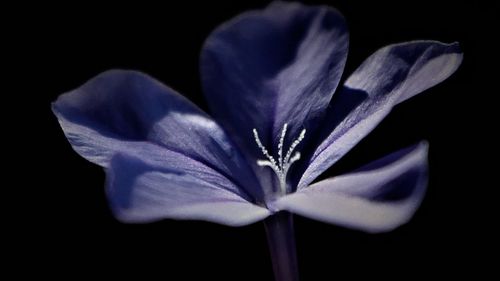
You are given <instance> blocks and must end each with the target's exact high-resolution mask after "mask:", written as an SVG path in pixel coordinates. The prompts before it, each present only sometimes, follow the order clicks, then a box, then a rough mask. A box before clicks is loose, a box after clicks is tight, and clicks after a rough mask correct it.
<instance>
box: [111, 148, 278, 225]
mask: <svg viewBox="0 0 500 281" xmlns="http://www.w3.org/2000/svg"><path fill="white" fill-rule="evenodd" d="M106 172H107V193H108V198H109V201H110V203H111V208H112V210H113V212H114V214H115V216H116V217H117V218H118V219H119V220H121V221H124V222H134V223H144V222H151V221H156V220H161V219H166V218H170V219H181V220H205V221H210V222H215V223H220V224H224V225H229V226H241V225H246V224H250V223H253V222H256V221H259V220H262V219H264V218H266V217H267V216H268V215H269V214H270V212H269V211H268V210H267V209H265V208H262V207H259V206H257V205H254V204H252V203H250V202H248V201H247V200H245V199H244V198H242V197H241V196H239V195H238V194H236V193H234V192H232V191H231V190H234V189H235V187H228V186H227V185H231V183H230V182H229V181H225V182H224V181H220V182H217V183H214V182H210V181H207V180H205V179H204V177H199V176H197V175H194V174H193V173H192V172H190V171H189V170H185V169H176V167H162V168H159V167H155V166H153V165H151V164H148V163H145V162H144V161H142V160H140V159H138V158H135V157H131V156H129V155H124V154H116V155H115V156H114V157H113V158H112V160H111V163H110V165H109V167H108V169H107V170H106ZM208 173H210V172H208Z"/></svg>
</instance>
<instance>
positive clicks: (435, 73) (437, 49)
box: [298, 41, 462, 189]
mask: <svg viewBox="0 0 500 281" xmlns="http://www.w3.org/2000/svg"><path fill="white" fill-rule="evenodd" d="M461 62H462V53H461V52H460V49H459V46H458V44H457V43H453V44H443V43H440V42H436V41H414V42H407V43H401V44H395V45H390V46H387V47H385V48H382V49H380V50H378V51H377V52H375V53H374V54H373V55H371V56H370V57H369V58H368V59H367V60H366V61H365V62H364V63H363V64H362V65H361V66H360V67H359V68H358V69H357V70H356V71H355V72H354V73H353V74H352V75H351V76H350V77H349V79H348V80H347V81H346V82H345V84H344V87H343V88H342V89H341V91H340V92H339V93H337V94H336V95H335V97H334V98H333V100H332V105H331V107H330V108H331V112H329V116H328V118H327V119H326V120H327V121H325V122H324V123H325V130H324V135H326V137H325V138H323V139H324V140H323V141H322V143H321V144H320V145H319V146H318V147H317V148H316V150H315V151H314V153H313V154H312V157H311V158H310V159H309V161H307V164H306V165H307V168H306V170H305V172H304V173H303V175H302V178H301V179H300V182H299V184H298V189H301V188H304V187H306V186H307V185H308V184H309V183H311V182H312V181H313V180H314V179H315V178H316V177H317V176H318V175H320V174H321V173H322V172H323V171H325V170H326V169H328V168H329V167H330V166H331V165H332V164H333V163H335V162H336V161H337V160H338V159H340V158H341V157H342V156H343V155H344V154H345V153H347V152H348V151H349V150H350V149H351V148H352V147H353V146H354V145H356V144H357V143H358V142H359V141H360V140H361V139H362V138H363V137H365V136H366V135H367V134H368V133H369V132H371V130H373V129H374V128H375V127H376V125H378V124H379V123H380V121H381V120H382V119H383V118H384V117H385V116H387V114H389V112H390V111H391V109H392V107H393V106H395V105H396V104H398V103H400V102H402V101H404V100H406V99H408V98H410V97H412V96H414V95H416V94H418V93H420V92H422V91H424V90H426V89H428V88H430V87H432V86H434V85H436V84H438V83H440V82H441V81H443V80H444V79H446V78H448V77H449V76H450V75H451V74H452V73H453V72H455V70H456V69H457V68H458V66H459V65H460V63H461Z"/></svg>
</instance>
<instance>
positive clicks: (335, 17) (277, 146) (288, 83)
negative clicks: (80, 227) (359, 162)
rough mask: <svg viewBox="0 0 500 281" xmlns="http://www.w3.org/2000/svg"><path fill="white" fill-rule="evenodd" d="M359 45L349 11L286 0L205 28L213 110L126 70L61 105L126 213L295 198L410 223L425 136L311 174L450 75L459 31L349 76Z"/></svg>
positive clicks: (204, 72) (247, 219) (154, 216)
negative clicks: (345, 167) (332, 172)
mask: <svg viewBox="0 0 500 281" xmlns="http://www.w3.org/2000/svg"><path fill="white" fill-rule="evenodd" d="M347 51H348V32H347V27H346V24H345V21H344V19H343V17H342V15H341V14H340V13H339V12H337V11H336V10H334V9H332V8H329V7H324V6H303V5H301V4H298V3H285V2H274V3H272V4H270V5H269V6H268V7H267V8H265V9H264V10H259V11H251V12H247V13H244V14H242V15H240V16H238V17H236V18H234V19H232V20H230V21H229V22H227V23H224V24H223V25H221V26H220V27H218V28H217V29H216V30H215V31H214V32H213V33H212V34H211V35H210V37H209V38H208V39H207V40H206V42H205V44H204V46H203V49H202V54H201V60H200V68H201V78H202V84H203V90H204V94H205V96H206V98H207V100H208V104H209V107H210V109H211V111H212V113H213V118H212V117H211V116H209V115H207V114H206V113H205V112H203V111H202V110H200V109H199V108H198V107H196V105H194V104H192V103H191V102H189V101H188V100H187V99H185V98H184V97H183V96H181V95H179V94H178V93H176V92H175V91H174V90H172V89H170V88H168V87H167V86H164V85H162V84H161V83H160V82H158V81H156V80H154V79H153V78H151V77H149V76H147V75H145V74H143V73H140V72H136V71H127V70H111V71H107V72H104V73H102V74H100V75H98V76H97V77H95V78H93V79H91V80H90V81H88V82H87V83H85V84H84V85H83V86H81V87H79V88H77V89H75V90H73V91H70V92H68V93H65V94H63V95H61V96H60V97H59V98H58V99H57V100H56V101H55V102H54V103H53V105H52V109H53V112H54V114H55V115H56V116H57V118H58V120H59V123H60V125H61V127H62V129H63V131H64V133H65V134H66V137H67V138H68V140H69V142H70V143H71V145H72V146H73V148H74V149H75V151H76V152H77V153H79V154H80V155H81V156H82V157H84V158H86V159H87V160H89V161H91V162H93V163H95V164H98V165H100V166H102V167H104V168H105V170H106V175H107V183H106V187H107V194H108V196H109V201H110V204H111V207H112V210H113V212H114V214H115V215H116V217H117V218H118V219H120V220H122V221H125V222H149V221H155V220H160V219H165V218H171V219H197V220H206V221H211V222H216V223H220V224H225V225H231V226H240V225H246V224H250V223H253V222H256V221H259V220H262V219H264V218H266V217H268V216H270V215H272V214H273V213H276V212H278V211H280V210H286V211H290V212H292V213H296V214H300V215H303V216H306V217H310V218H312V219H316V220H320V221H324V222H328V223H334V224H339V225H343V226H346V227H350V228H354V229H359V230H364V231H368V232H380V231H388V230H391V229H393V228H395V227H397V226H399V225H401V224H403V223H405V222H407V221H408V220H409V219H410V218H411V216H412V215H413V213H414V212H415V210H416V209H417V208H418V206H419V204H420V202H421V200H422V198H423V195H424V193H425V188H426V185H427V183H426V180H427V178H426V171H427V160H426V159H427V144H426V143H425V142H422V143H419V144H416V145H414V146H412V147H409V148H407V149H404V150H401V151H398V152H395V153H393V154H391V155H389V156H386V157H384V158H383V159H380V160H378V161H375V162H373V163H371V164H369V165H367V166H364V167H363V168H361V169H359V170H356V171H354V172H352V173H349V174H346V175H341V176H337V177H333V178H329V179H326V180H322V181H319V182H316V183H313V184H311V183H312V182H313V181H314V179H316V178H317V177H318V176H319V175H320V174H321V173H322V172H324V171H325V170H326V169H327V168H329V167H330V166H331V165H333V164H334V163H335V162H336V161H337V160H339V159H340V158H341V157H342V156H343V155H344V154H346V153H347V152H348V151H349V149H351V148H352V147H353V146H354V145H356V143H357V142H359V141H360V140H361V139H362V138H363V137H364V136H366V135H367V134H368V133H369V132H370V131H371V130H372V129H373V128H374V127H375V126H376V125H377V124H378V123H379V122H380V121H381V120H382V119H383V118H384V117H385V116H387V114H389V112H390V110H391V109H392V107H394V106H395V105H397V104H399V103H400V102H403V101H405V100H407V99H409V98H410V97H412V96H414V95H416V94H418V93H420V92H422V91H424V90H426V89H428V88H430V87H432V86H434V85H436V84H437V83H439V82H441V81H443V80H444V79H446V78H447V77H449V76H450V75H451V74H452V73H453V72H454V71H455V70H456V69H457V68H458V66H459V65H460V63H461V61H462V54H461V52H460V50H459V47H458V44H457V43H453V44H443V43H440V42H436V41H412V42H406V43H401V44H394V45H389V46H387V47H384V48H382V49H380V50H378V51H376V52H375V53H374V54H373V55H371V56H370V57H369V58H368V59H367V60H366V61H365V62H363V63H362V64H361V66H360V67H359V68H358V69H357V70H355V71H354V73H352V74H351V75H350V76H349V77H348V78H347V80H346V81H345V82H344V83H343V84H342V85H340V87H338V84H339V82H340V79H341V76H342V73H343V69H344V65H345V63H346V58H347ZM334 93H335V94H334ZM332 96H333V98H332Z"/></svg>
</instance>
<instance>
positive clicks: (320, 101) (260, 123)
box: [200, 2, 348, 159]
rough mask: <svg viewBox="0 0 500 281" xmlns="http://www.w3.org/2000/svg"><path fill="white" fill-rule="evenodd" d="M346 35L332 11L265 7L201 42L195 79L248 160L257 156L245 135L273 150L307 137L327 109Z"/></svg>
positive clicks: (284, 5)
mask: <svg viewBox="0 0 500 281" xmlns="http://www.w3.org/2000/svg"><path fill="white" fill-rule="evenodd" d="M347 49H348V33H347V28H346V25H345V22H344V19H343V17H342V15H341V14H340V13H339V12H337V11H336V10H334V9H332V8H329V7H323V6H321V7H320V6H317V7H308V6H303V5H301V4H298V3H286V2H273V3H271V4H270V5H269V6H268V7H267V8H266V9H264V10H259V11H251V12H247V13H244V14H242V15H240V16H238V17H236V18H235V19H233V20H231V21H229V22H227V23H225V24H223V25H221V26H220V27H219V28H217V29H216V30H215V31H214V32H213V33H212V34H211V36H210V37H209V38H208V39H207V41H206V42H205V45H204V48H203V50H202V54H201V62H200V65H201V75H202V82H203V88H204V92H205V95H206V97H207V100H208V104H209V106H210V108H211V109H212V112H213V113H214V116H215V117H216V119H218V120H220V122H221V124H222V125H223V126H224V127H225V128H226V129H227V130H228V132H230V133H231V135H234V136H235V138H236V142H237V143H238V145H239V146H240V147H242V149H243V150H244V151H245V152H246V153H249V154H250V155H252V158H254V159H256V158H257V157H259V158H260V157H262V155H261V152H260V150H259V149H258V148H257V146H256V144H255V141H254V137H253V135H252V129H253V128H256V129H257V130H258V132H259V134H260V136H261V139H262V142H263V144H264V145H265V146H267V147H273V148H274V147H276V146H277V143H278V139H279V134H280V131H281V129H282V127H283V125H284V123H288V124H289V125H288V133H287V140H288V141H291V140H292V139H295V138H297V136H298V134H299V132H300V130H302V129H303V128H304V127H305V128H307V130H308V131H311V130H313V129H314V128H315V127H316V126H317V122H315V121H317V120H318V118H319V117H320V115H321V114H322V113H323V112H324V109H325V108H326V106H327V105H328V103H329V101H330V99H331V96H332V94H333V92H334V91H335V88H336V87H337V84H338V82H339V79H340V76H341V74H342V71H343V68H344V64H345V61H346V55H347Z"/></svg>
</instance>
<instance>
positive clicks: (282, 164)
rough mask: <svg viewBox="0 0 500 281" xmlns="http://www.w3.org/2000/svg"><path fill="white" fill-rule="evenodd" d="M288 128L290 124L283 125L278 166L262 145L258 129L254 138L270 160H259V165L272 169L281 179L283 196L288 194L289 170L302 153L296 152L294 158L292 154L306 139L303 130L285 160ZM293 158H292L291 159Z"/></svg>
mask: <svg viewBox="0 0 500 281" xmlns="http://www.w3.org/2000/svg"><path fill="white" fill-rule="evenodd" d="M287 128H288V124H287V123H285V124H284V125H283V129H282V130H281V136H280V139H279V142H278V164H276V161H275V160H274V158H273V157H272V156H271V155H270V154H269V152H268V151H267V149H266V148H265V147H264V145H262V142H261V141H260V138H259V133H258V132H257V129H255V128H254V129H253V136H254V138H255V142H256V143H257V146H258V147H259V148H260V150H261V151H262V154H263V155H264V156H265V157H266V158H267V159H268V160H257V165H259V166H261V167H265V166H267V167H270V168H271V169H272V170H273V171H274V173H275V174H276V176H277V177H278V179H279V182H280V192H281V194H283V195H284V194H286V175H287V173H288V170H289V169H290V166H292V164H293V163H294V162H295V161H297V160H299V159H300V152H296V153H295V154H294V155H293V157H292V153H293V151H294V150H295V148H296V147H297V146H298V145H299V144H300V142H301V141H302V140H303V139H304V137H305V134H306V129H303V130H302V131H301V132H300V135H299V137H298V138H297V139H296V140H295V141H294V142H292V144H291V145H290V147H289V148H288V151H287V153H286V156H285V159H283V144H284V142H285V136H286V131H287ZM290 157H291V158H290Z"/></svg>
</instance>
